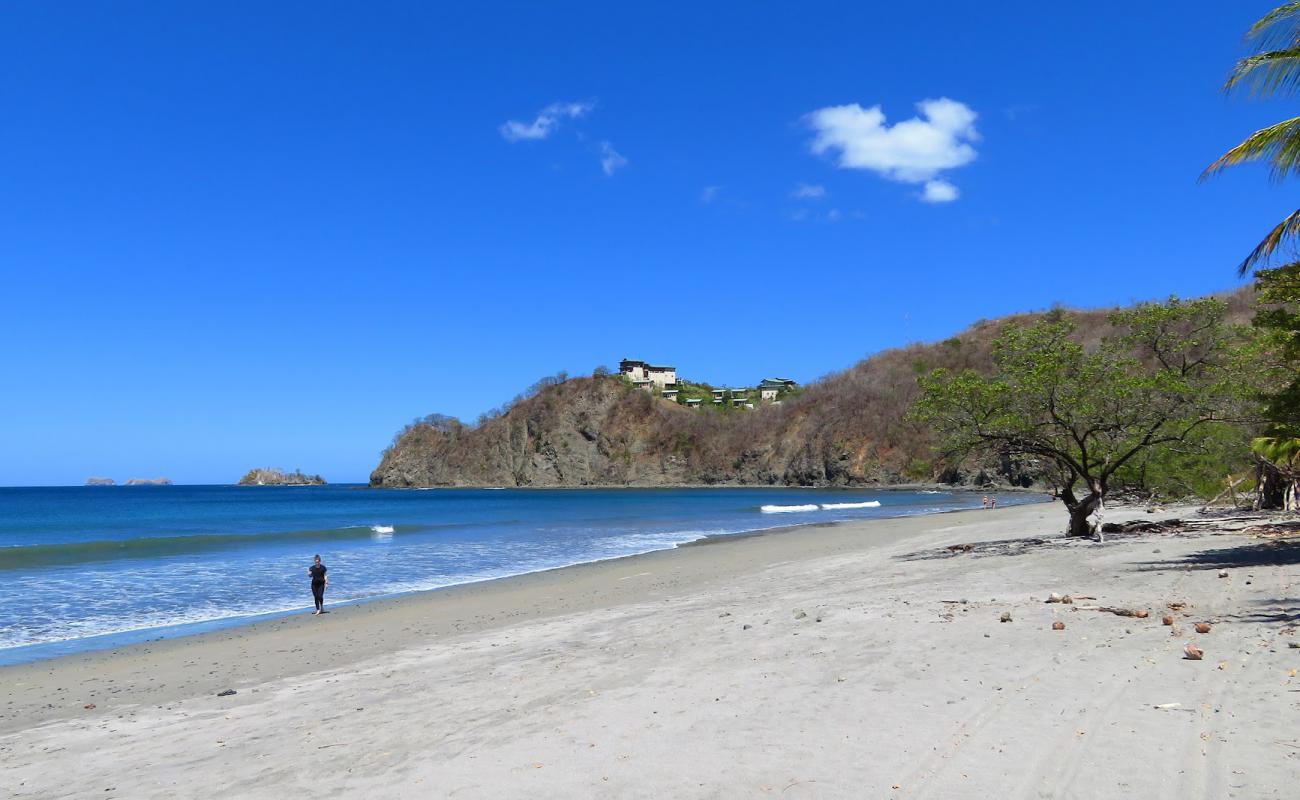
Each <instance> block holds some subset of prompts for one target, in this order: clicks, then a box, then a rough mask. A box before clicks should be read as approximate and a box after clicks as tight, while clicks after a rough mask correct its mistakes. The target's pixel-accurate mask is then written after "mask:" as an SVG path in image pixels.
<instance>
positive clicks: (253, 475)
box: [238, 467, 325, 486]
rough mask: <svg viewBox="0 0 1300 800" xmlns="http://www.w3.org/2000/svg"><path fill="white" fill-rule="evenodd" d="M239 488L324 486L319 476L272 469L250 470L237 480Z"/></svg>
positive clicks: (323, 481)
mask: <svg viewBox="0 0 1300 800" xmlns="http://www.w3.org/2000/svg"><path fill="white" fill-rule="evenodd" d="M238 485H239V486H324V485H325V479H324V478H322V477H321V476H319V475H307V474H306V473H304V472H303V471H302V470H298V469H296V470H294V471H293V472H285V471H284V470H281V469H275V468H273V467H258V468H256V469H250V470H249V471H248V472H247V473H245V475H244V477H242V478H240V479H239V484H238Z"/></svg>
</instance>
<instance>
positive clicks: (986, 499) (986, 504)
mask: <svg viewBox="0 0 1300 800" xmlns="http://www.w3.org/2000/svg"><path fill="white" fill-rule="evenodd" d="M988 507H989V496H988V495H984V500H983V501H982V502H981V503H980V508H984V509H987V508H988Z"/></svg>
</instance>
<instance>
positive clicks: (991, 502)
mask: <svg viewBox="0 0 1300 800" xmlns="http://www.w3.org/2000/svg"><path fill="white" fill-rule="evenodd" d="M997 507H998V496H997V495H993V496H992V497H990V498H989V508H997Z"/></svg>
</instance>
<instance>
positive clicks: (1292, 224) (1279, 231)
mask: <svg viewBox="0 0 1300 800" xmlns="http://www.w3.org/2000/svg"><path fill="white" fill-rule="evenodd" d="M1297 235H1300V209H1297V210H1295V211H1292V212H1291V213H1290V214H1289V215H1288V216H1287V218H1286V219H1284V220H1282V221H1281V222H1279V223H1278V225H1277V227H1275V228H1274V229H1273V230H1271V231H1269V232H1268V236H1265V237H1264V241H1262V242H1260V243H1259V244H1258V245H1256V247H1255V249H1254V250H1252V251H1251V253H1250V255H1248V256H1246V260H1245V261H1243V262H1241V266H1239V267H1237V274H1238V275H1242V276H1244V275H1245V274H1246V273H1248V272H1250V271H1251V270H1252V269H1254V268H1255V267H1256V266H1257V265H1259V264H1260V263H1261V262H1264V261H1267V260H1268V259H1269V258H1270V257H1272V255H1273V253H1274V252H1276V251H1277V249H1278V248H1279V247H1281V246H1282V244H1283V243H1284V242H1286V241H1289V240H1291V239H1295V238H1296V236H1297Z"/></svg>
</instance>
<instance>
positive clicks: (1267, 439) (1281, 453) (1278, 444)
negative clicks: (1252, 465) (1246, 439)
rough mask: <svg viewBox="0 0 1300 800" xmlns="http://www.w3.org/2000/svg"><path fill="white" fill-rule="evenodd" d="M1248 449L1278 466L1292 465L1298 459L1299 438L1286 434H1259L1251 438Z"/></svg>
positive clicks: (1299, 449)
mask: <svg viewBox="0 0 1300 800" xmlns="http://www.w3.org/2000/svg"><path fill="white" fill-rule="evenodd" d="M1250 449H1251V450H1252V451H1254V453H1255V455H1257V456H1259V457H1260V458H1262V459H1264V460H1265V461H1269V462H1272V463H1273V464H1276V465H1277V466H1279V467H1284V468H1285V467H1293V466H1295V464H1296V460H1297V459H1300V439H1293V438H1290V437H1286V436H1260V437H1258V438H1256V439H1253V440H1251V442H1250Z"/></svg>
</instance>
